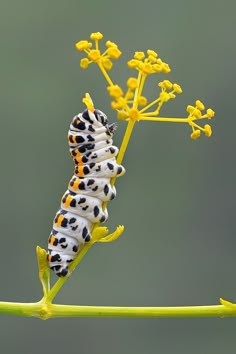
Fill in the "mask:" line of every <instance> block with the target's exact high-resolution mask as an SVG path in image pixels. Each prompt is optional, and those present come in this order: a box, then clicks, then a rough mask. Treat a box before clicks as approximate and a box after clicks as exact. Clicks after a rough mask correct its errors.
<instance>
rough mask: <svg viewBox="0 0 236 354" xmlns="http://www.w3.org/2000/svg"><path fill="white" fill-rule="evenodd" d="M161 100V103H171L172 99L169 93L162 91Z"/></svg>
mask: <svg viewBox="0 0 236 354" xmlns="http://www.w3.org/2000/svg"><path fill="white" fill-rule="evenodd" d="M159 97H160V99H161V101H162V102H167V101H169V99H170V98H171V97H170V94H169V93H167V92H166V91H162V92H161V93H160V96H159Z"/></svg>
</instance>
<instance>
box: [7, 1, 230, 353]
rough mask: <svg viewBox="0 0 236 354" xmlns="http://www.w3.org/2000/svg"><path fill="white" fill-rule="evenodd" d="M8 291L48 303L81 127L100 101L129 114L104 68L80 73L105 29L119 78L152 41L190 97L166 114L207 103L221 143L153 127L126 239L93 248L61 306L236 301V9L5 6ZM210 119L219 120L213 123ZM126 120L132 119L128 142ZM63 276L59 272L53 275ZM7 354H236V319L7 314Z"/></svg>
mask: <svg viewBox="0 0 236 354" xmlns="http://www.w3.org/2000/svg"><path fill="white" fill-rule="evenodd" d="M0 10H1V11H0V17H1V20H0V37H1V56H0V63H1V66H0V70H1V82H0V85H1V95H0V100H1V105H0V112H1V114H0V122H1V125H0V127H1V128H0V134H1V136H0V144H1V175H0V179H1V180H0V182H1V183H0V193H1V204H0V205H1V248H0V261H1V290H0V299H1V300H4V301H22V302H31V301H36V300H38V299H39V298H40V297H41V287H40V284H39V281H38V279H37V265H36V257H35V246H36V245H37V244H39V245H41V246H42V247H45V248H46V247H47V239H48V234H49V232H50V228H51V223H52V219H53V217H54V214H55V212H56V210H57V208H58V205H59V200H60V198H61V195H62V194H63V193H64V190H65V189H66V185H67V182H68V180H69V178H70V176H71V174H72V170H73V168H72V162H71V159H70V156H69V153H68V146H67V139H66V135H67V130H68V127H69V123H70V120H71V118H72V117H73V115H75V114H76V113H78V112H80V111H81V110H82V109H83V108H84V107H83V105H82V103H81V99H82V97H83V95H84V93H85V92H86V91H88V92H90V94H91V95H92V97H93V99H94V102H95V104H96V106H97V107H99V108H100V109H102V110H104V111H105V112H106V113H107V115H108V116H109V117H110V120H111V121H115V120H116V118H115V114H114V112H112V110H111V108H110V99H109V97H108V95H107V92H106V83H105V80H104V79H103V77H102V75H101V74H100V72H99V71H98V69H97V67H95V65H94V66H91V67H90V68H89V69H88V71H82V70H81V69H80V67H79V60H80V58H81V54H80V53H78V52H77V51H76V50H75V49H74V43H75V42H76V41H78V40H80V39H88V36H89V34H90V33H91V32H94V31H101V32H103V33H104V36H105V40H107V39H110V40H112V41H115V42H117V43H118V44H119V46H120V48H121V50H122V51H123V56H122V58H121V59H120V60H119V61H118V62H116V63H115V66H114V70H113V72H112V77H113V79H114V81H116V82H118V83H120V84H121V85H125V82H126V79H127V76H128V75H132V74H133V72H132V71H129V69H128V68H126V64H125V63H126V61H127V60H128V59H130V57H131V56H132V55H133V52H134V51H135V50H146V49H148V48H152V49H155V50H157V51H158V53H159V54H160V56H161V58H162V59H163V60H164V61H166V62H168V63H169V64H170V66H171V68H172V73H171V74H169V75H168V77H166V76H164V75H160V76H159V77H157V76H156V77H152V78H151V79H150V81H149V83H148V85H147V89H146V95H148V96H149V97H150V98H152V97H155V95H156V92H157V87H156V82H157V80H159V81H160V80H163V79H164V78H168V79H170V80H171V81H174V82H178V83H179V84H181V86H182V88H183V94H182V95H181V96H179V97H178V98H177V99H176V100H173V101H172V102H170V103H168V104H167V105H166V107H165V108H164V110H163V111H162V115H166V116H179V117H185V116H186V113H185V107H186V105H187V104H192V103H194V101H195V99H200V100H202V101H203V102H204V103H205V104H206V106H207V107H212V108H213V109H214V110H215V111H216V117H215V118H214V120H213V121H212V122H211V123H212V127H213V136H212V138H211V139H207V138H205V137H201V139H200V140H198V141H192V140H191V139H190V138H189V134H190V129H189V127H188V126H185V125H181V124H180V125H178V124H177V125H174V124H164V123H163V124H162V123H160V124H158V123H151V122H146V123H144V122H142V123H139V124H137V127H136V129H135V132H134V135H133V137H132V140H131V142H130V145H129V149H128V153H127V155H126V157H125V161H124V165H125V167H126V169H127V173H126V175H125V177H123V178H121V179H120V180H119V181H118V183H117V188H118V196H117V199H116V200H115V201H114V202H112V203H111V204H110V205H109V212H110V218H109V226H110V227H111V228H115V227H116V226H117V225H118V224H124V225H125V227H126V231H125V234H124V235H123V236H122V237H121V238H120V239H119V241H117V242H115V243H111V244H108V245H97V246H95V247H93V249H91V251H90V252H89V253H88V254H87V256H86V257H85V259H84V260H83V262H82V263H81V265H80V267H79V269H78V270H77V271H76V272H75V273H74V274H73V276H72V277H71V279H70V280H69V281H68V282H67V284H66V285H65V287H64V288H63V289H62V290H61V292H60V294H59V295H58V296H57V298H56V302H59V303H65V304H83V305H124V306H132V305H134V306H139V305H140V306H180V305H207V304H217V303H218V299H219V297H224V298H226V299H228V300H231V301H234V302H235V301H236V281H235V279H236V257H235V248H236V237H235V206H236V202H235V200H236V190H235V182H236V167H235V150H236V142H235V129H236V118H235V74H236V70H235V54H236V49H235V48H236V46H235V33H236V32H235V31H236V24H235V11H236V3H235V1H234V0H225V1H221V0H220V1H218V0H216V1H214V0H198V1H191V0H190V1H184V0H180V1H175V0H169V1H166V2H164V1H156V0H146V1H143V2H142V1H140V0H138V1H127V0H126V1H124V0H119V1H108V0H107V1H106V0H100V1H92V0H90V1H78V0H77V1H75V0H67V1H62V0H49V1H48V0H47V1H46V0H41V1H35V0H33V1H32V0H31V1H30V0H28V1H27V0H21V1H17V0H10V1H7V0H2V1H1V4H0ZM207 123H208V122H207ZM124 128H125V125H124V123H123V122H120V123H119V128H118V131H117V134H116V137H115V143H116V144H117V145H119V144H120V141H121V138H122V135H123V132H124ZM52 278H53V280H55V277H54V276H52ZM0 326H1V327H0V328H1V330H0V351H1V353H4V354H5V353H6V354H7V353H34V354H37V353H41V352H46V353H47V352H51V353H57V354H61V353H65V352H69V353H71V354H73V353H84V354H87V353H94V354H110V353H112V354H118V353H125V354H126V353H127V354H128V353H129V354H132V353H135V354H141V353H144V352H145V353H146V354H150V353H162V354H169V353H171V354H172V353H173V354H174V353H175V354H178V353H181V354H189V353H192V354H211V353H212V354H213V353H214V354H221V353H226V354H233V353H235V332H236V319H235V318H224V319H222V318H195V319H189V318H187V319H161V318H159V319H138V318H137V319H126V318H123V319H112V318H111V319H109V318H94V319H93V318H77V319H56V320H49V321H46V322H45V321H40V320H38V319H35V318H32V319H31V318H17V317H9V316H1V317H0Z"/></svg>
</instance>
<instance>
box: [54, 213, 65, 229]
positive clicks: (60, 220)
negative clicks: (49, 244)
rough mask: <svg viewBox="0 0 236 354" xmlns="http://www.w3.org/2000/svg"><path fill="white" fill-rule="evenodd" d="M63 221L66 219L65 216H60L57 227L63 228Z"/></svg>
mask: <svg viewBox="0 0 236 354" xmlns="http://www.w3.org/2000/svg"><path fill="white" fill-rule="evenodd" d="M63 219H64V216H63V215H60V216H59V217H58V219H57V222H56V225H57V226H58V227H60V226H61V223H62V221H63Z"/></svg>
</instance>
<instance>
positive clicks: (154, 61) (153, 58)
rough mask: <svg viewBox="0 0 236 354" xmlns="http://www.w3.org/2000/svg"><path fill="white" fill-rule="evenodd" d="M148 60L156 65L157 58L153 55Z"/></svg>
mask: <svg viewBox="0 0 236 354" xmlns="http://www.w3.org/2000/svg"><path fill="white" fill-rule="evenodd" d="M148 60H149V61H150V62H151V63H156V61H157V60H156V58H155V57H154V56H153V55H149V56H148Z"/></svg>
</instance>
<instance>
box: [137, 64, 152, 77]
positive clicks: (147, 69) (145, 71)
mask: <svg viewBox="0 0 236 354" xmlns="http://www.w3.org/2000/svg"><path fill="white" fill-rule="evenodd" d="M139 70H140V71H142V73H143V74H144V75H148V74H151V73H152V65H151V64H150V63H140V64H139Z"/></svg>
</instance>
